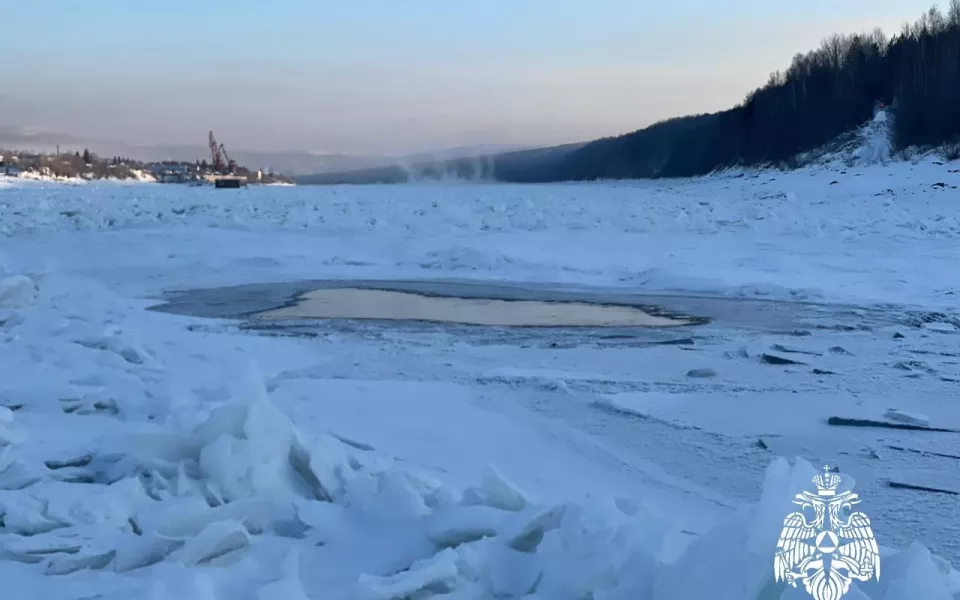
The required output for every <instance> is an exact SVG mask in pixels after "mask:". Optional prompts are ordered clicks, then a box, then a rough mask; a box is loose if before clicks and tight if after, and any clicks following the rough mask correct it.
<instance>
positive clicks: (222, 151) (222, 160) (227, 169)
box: [210, 131, 237, 174]
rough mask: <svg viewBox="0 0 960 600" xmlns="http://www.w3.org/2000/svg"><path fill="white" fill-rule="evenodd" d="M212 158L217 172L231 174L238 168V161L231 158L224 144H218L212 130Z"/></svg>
mask: <svg viewBox="0 0 960 600" xmlns="http://www.w3.org/2000/svg"><path fill="white" fill-rule="evenodd" d="M210 158H211V159H213V170H214V171H216V172H217V173H222V174H229V173H233V172H234V171H236V169H237V163H236V161H234V160H231V159H230V156H229V155H228V154H227V149H226V148H225V147H224V145H223V144H217V138H215V137H214V136H213V131H211V132H210Z"/></svg>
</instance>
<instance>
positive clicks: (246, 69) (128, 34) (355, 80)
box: [0, 0, 930, 153]
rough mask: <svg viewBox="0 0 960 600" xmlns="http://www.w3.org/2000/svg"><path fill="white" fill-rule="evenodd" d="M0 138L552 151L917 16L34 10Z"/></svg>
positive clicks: (825, 11) (19, 21)
mask: <svg viewBox="0 0 960 600" xmlns="http://www.w3.org/2000/svg"><path fill="white" fill-rule="evenodd" d="M4 4H5V5H4V7H3V9H2V11H0V19H2V21H0V56H3V57H4V58H5V60H4V63H3V64H4V67H3V68H4V72H3V74H2V75H0V126H4V125H8V126H9V125H15V126H31V127H39V128H45V129H50V130H54V131H63V132H69V133H73V134H76V135H81V136H89V137H99V138H105V139H114V140H119V141H124V142H127V143H133V144H156V143H177V144H179V143H186V144H196V143H203V141H204V138H205V135H206V131H207V130H208V129H211V128H212V129H214V130H216V131H217V133H218V135H219V136H220V137H221V138H222V139H223V140H224V141H225V142H227V143H228V145H230V146H232V147H236V148H241V147H242V148H249V149H261V150H280V149H298V150H312V151H317V152H349V153H394V152H407V151H419V150H427V149H436V148H442V147H448V146H456V145H468V144H479V143H509V144H531V145H533V144H552V143H562V142H568V141H578V140H585V139H590V138H595V137H598V136H603V135H610V134H614V133H622V132H626V131H629V130H633V129H637V128H639V127H642V126H644V125H647V124H649V123H651V122H653V121H656V120H659V119H662V118H666V117H670V116H678V115H681V114H687V113H691V112H705V111H712V110H718V109H722V108H726V107H728V106H730V105H733V104H735V103H737V102H739V101H740V100H741V99H742V98H743V97H744V96H745V95H746V94H747V92H748V91H749V90H750V89H752V88H754V87H756V86H758V85H761V84H763V83H764V82H765V81H766V79H767V77H768V75H769V73H770V72H771V71H773V70H776V69H778V68H784V67H786V66H787V65H788V64H789V61H790V59H791V57H792V56H793V55H794V54H796V53H797V52H801V51H806V50H809V49H811V48H813V47H815V46H816V45H818V44H819V41H820V40H821V39H822V38H823V37H825V36H827V35H829V34H831V33H848V32H854V31H866V30H870V29H872V28H874V27H878V26H879V27H882V28H884V29H885V30H886V31H887V32H888V33H893V32H895V31H897V30H898V29H899V27H900V25H901V24H902V23H903V22H904V21H906V20H910V21H913V20H914V19H915V18H917V17H918V16H919V15H920V14H921V13H922V12H923V11H924V10H926V9H927V8H929V6H930V3H929V2H928V1H927V0H899V1H895V0H803V1H791V2H781V1H774V0H767V1H761V0H722V1H721V0H713V1H710V0H665V1H661V0H657V1H645V0H580V1H573V0H483V1H479V0H350V1H347V0H342V1H336V0H313V1H310V0H276V1H274V2H268V1H250V0H205V1H201V0H163V1H160V2H154V1H145V0H144V1H141V0H85V1H81V0H28V1H21V2H11V3H9V4H8V3H4Z"/></svg>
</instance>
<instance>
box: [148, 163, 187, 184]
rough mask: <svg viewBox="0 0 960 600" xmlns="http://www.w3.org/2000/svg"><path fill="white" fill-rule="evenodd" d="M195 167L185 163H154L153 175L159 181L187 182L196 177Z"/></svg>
mask: <svg viewBox="0 0 960 600" xmlns="http://www.w3.org/2000/svg"><path fill="white" fill-rule="evenodd" d="M194 169H195V167H192V166H191V165H184V164H168V163H159V164H156V165H153V168H152V171H153V176H154V177H155V178H156V180H157V181H158V182H159V183H186V182H187V181H190V180H192V179H194V177H193V173H192V171H193V170H194Z"/></svg>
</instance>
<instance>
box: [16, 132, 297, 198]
mask: <svg viewBox="0 0 960 600" xmlns="http://www.w3.org/2000/svg"><path fill="white" fill-rule="evenodd" d="M210 153H211V157H210V160H207V159H206V158H202V159H198V160H196V161H193V162H190V161H173V160H169V161H151V162H148V161H140V160H135V159H132V158H125V157H122V156H111V157H102V156H99V155H97V154H96V153H94V152H91V151H90V150H89V149H86V148H84V149H83V150H74V151H67V152H61V151H60V149H59V147H58V149H57V151H56V152H54V153H42V152H28V151H17V150H3V149H0V176H6V177H20V178H26V179H41V180H87V181H97V180H114V181H131V180H132V181H142V182H157V183H170V184H176V183H179V184H192V185H205V184H216V185H218V187H219V186H220V184H221V183H222V182H223V181H225V180H229V181H231V182H235V183H239V184H242V185H247V184H252V185H256V184H263V185H269V184H292V183H293V180H292V179H291V178H290V177H287V176H285V175H283V174H280V173H275V172H274V171H273V170H272V169H270V168H267V169H251V168H247V167H245V166H242V165H238V164H237V163H236V162H235V161H233V160H231V159H230V157H229V155H228V154H227V152H226V149H225V148H224V146H223V144H217V143H216V140H215V138H214V136H213V132H210ZM225 187H236V186H225Z"/></svg>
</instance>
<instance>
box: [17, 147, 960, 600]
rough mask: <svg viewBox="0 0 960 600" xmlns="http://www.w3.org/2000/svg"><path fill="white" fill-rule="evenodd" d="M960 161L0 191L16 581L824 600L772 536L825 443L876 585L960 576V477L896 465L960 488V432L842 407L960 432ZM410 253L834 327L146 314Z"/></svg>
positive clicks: (377, 270) (217, 590)
mask: <svg viewBox="0 0 960 600" xmlns="http://www.w3.org/2000/svg"><path fill="white" fill-rule="evenodd" d="M955 168H956V165H955V164H945V165H940V164H936V163H934V162H932V161H926V162H921V163H919V164H917V165H911V164H906V163H898V164H893V165H887V166H882V167H881V166H867V167H857V168H851V169H847V170H845V171H843V170H830V169H825V168H819V169H807V170H800V171H795V172H790V173H773V172H760V173H745V174H742V176H740V177H736V176H731V175H729V174H728V175H724V176H719V175H718V176H713V177H708V178H703V179H698V180H681V181H660V182H630V183H617V184H582V185H551V186H494V185H476V186H470V185H459V186H441V185H433V186H375V187H329V188H303V187H293V188H281V187H273V188H266V187H261V188H248V189H246V190H237V191H233V190H230V191H223V190H212V189H209V188H189V187H180V186H156V185H153V186H116V185H105V184H90V185H84V186H64V185H55V184H50V183H35V182H18V183H16V184H14V185H8V186H5V187H0V231H2V233H3V234H4V237H2V238H0V406H3V407H5V409H2V410H0V514H2V518H3V521H2V527H0V540H2V543H0V552H2V553H3V557H4V560H2V561H0V576H2V578H3V580H4V584H5V594H7V595H9V597H12V598H17V599H18V600H19V599H21V598H23V599H33V598H36V599H38V600H39V599H41V598H42V599H44V600H59V599H63V600H67V599H71V600H72V599H79V598H100V599H103V600H112V599H117V600H119V599H121V598H124V599H126V598H149V599H151V600H159V599H166V598H182V599H187V598H189V599H193V598H196V599H202V600H224V599H231V600H233V599H238V600H246V599H251V600H253V599H256V600H267V599H273V598H291V599H303V598H309V599H315V600H319V599H327V598H337V599H339V598H343V599H351V598H358V599H359V598H369V599H375V598H381V599H401V598H429V597H443V598H451V599H455V598H463V599H467V598H493V597H497V598H520V597H526V598H543V599H545V600H546V599H563V598H570V599H579V598H584V597H590V595H591V594H592V597H593V598H596V599H598V600H599V599H604V600H614V599H624V600H627V599H636V598H651V599H654V600H672V599H686V598H691V599H692V598H697V599H700V598H705V599H717V600H741V599H742V600H777V599H780V598H784V599H789V598H799V597H803V596H802V594H801V595H800V596H798V595H796V593H795V592H796V590H785V589H784V588H783V586H782V585H777V584H775V583H774V582H773V571H772V568H771V567H772V562H773V561H772V557H773V552H774V548H775V546H776V541H777V535H778V534H779V530H780V527H781V526H782V523H783V517H784V516H785V515H786V514H787V513H788V512H789V511H791V510H793V508H794V507H793V505H792V504H791V499H792V498H793V495H794V494H795V493H796V492H798V491H800V490H802V489H808V488H809V486H810V478H811V477H812V475H813V474H814V473H815V471H816V470H817V469H818V468H819V467H820V463H822V462H824V461H831V462H832V463H834V464H839V465H840V467H841V470H842V472H843V474H844V475H847V476H849V477H851V478H854V479H855V480H856V484H857V489H858V491H859V492H860V494H861V496H862V497H863V499H864V505H863V508H864V510H865V511H866V512H867V513H868V514H869V515H870V516H871V518H872V519H873V522H874V527H875V529H876V531H877V536H878V539H879V541H880V543H881V545H882V546H884V547H885V549H884V558H883V561H884V562H883V567H882V569H883V570H882V574H881V579H880V582H879V583H877V582H874V583H869V584H862V585H861V584H857V589H856V590H855V591H853V592H851V594H850V595H849V596H848V597H849V598H872V599H874V600H908V599H910V600H912V599H915V598H925V599H929V600H940V599H943V600H948V599H951V598H953V599H957V598H960V576H958V574H957V573H956V572H955V571H953V570H952V569H951V568H950V566H949V562H948V561H947V560H944V559H942V558H937V557H936V556H935V555H933V554H931V553H930V551H929V550H927V548H928V547H929V548H932V549H933V550H935V552H936V553H937V554H940V555H942V556H945V557H947V558H948V559H949V560H950V561H953V562H954V564H957V563H958V562H960V547H958V543H960V542H958V540H960V535H958V532H960V511H958V508H960V507H958V503H957V501H956V496H952V495H950V494H938V493H927V492H921V491H910V490H906V491H905V490H893V489H890V488H889V487H888V486H886V485H885V482H886V481H887V480H894V481H897V482H900V483H909V484H916V485H919V484H924V485H927V486H929V487H936V488H950V486H953V488H952V489H957V490H960V475H958V469H957V466H958V464H957V460H956V459H955V458H949V457H948V455H960V449H958V446H960V443H958V441H957V439H956V434H951V433H922V432H921V433H917V432H912V431H897V430H886V429H879V430H872V429H861V428H851V429H844V428H837V427H829V426H827V425H825V423H824V421H825V419H826V418H827V417H830V416H840V417H846V418H861V419H875V420H880V421H882V420H885V417H886V415H887V414H888V413H889V411H891V410H892V411H893V412H892V413H889V414H895V415H898V416H902V415H911V416H912V417H913V421H911V422H914V423H916V422H929V424H930V426H931V427H941V428H947V429H951V428H960V409H958V408H957V406H956V403H955V402H954V401H953V398H955V394H956V389H957V388H956V386H957V382H960V365H958V360H957V354H958V352H957V349H956V340H957V337H956V336H955V335H951V334H950V333H949V328H948V327H947V325H951V326H955V325H956V324H957V323H960V321H958V320H957V318H958V317H957V315H958V314H960V310H958V309H960V307H958V304H960V298H958V294H957V291H958V289H960V272H958V270H957V269H956V259H957V257H958V256H960V222H958V214H957V208H956V206H957V204H956V203H957V201H958V200H960V194H958V192H957V191H956V189H955V187H954V186H955V185H957V182H958V180H960V175H957V174H956V173H952V172H951V171H952V170H954V169H955ZM834 182H836V183H834ZM414 277H420V278H443V277H453V278H461V279H471V280H481V281H482V280H487V281H497V280H511V281H523V282H528V283H548V282H549V283H550V284H552V285H554V286H576V285H592V286H605V287H607V288H609V289H620V290H625V291H632V292H640V291H643V292H661V293H663V292H667V293H669V294H673V295H679V294H687V295H689V294H691V293H696V294H699V295H706V296H711V297H714V298H720V299H724V298H726V299H730V300H729V301H727V304H725V305H724V306H731V307H734V308H735V307H737V306H743V307H745V308H744V309H743V310H750V311H752V310H753V308H751V307H754V308H757V310H760V309H759V308H758V307H761V306H766V305H765V304H763V303H762V302H758V301H761V300H762V301H769V300H777V301H798V300H802V301H805V302H808V303H814V304H812V306H814V307H815V309H811V310H816V311H820V313H822V315H821V317H822V318H820V320H819V321H816V323H818V324H823V325H824V326H823V327H821V328H817V327H814V326H813V325H811V324H810V323H812V322H813V321H804V323H801V326H803V327H806V330H804V331H797V330H795V329H794V328H793V327H792V326H791V327H785V328H782V329H781V328H779V327H777V326H775V325H776V324H777V323H778V322H779V321H777V319H779V318H780V317H776V318H773V320H772V321H771V322H772V323H774V325H771V326H767V325H765V324H764V323H763V322H761V321H762V319H760V318H759V317H757V318H755V316H754V315H753V314H752V313H747V314H740V313H736V311H734V314H732V315H728V316H727V317H723V318H720V317H718V318H717V321H716V323H715V324H713V325H710V326H705V327H701V328H691V329H689V330H684V331H683V332H681V333H678V332H677V330H667V331H664V332H661V333H660V334H657V333H655V332H653V333H650V334H649V335H650V336H652V337H650V338H644V339H646V340H647V342H643V343H638V344H633V345H630V344H620V345H618V344H617V343H615V341H609V342H607V341H603V340H601V339H597V338H590V337H589V336H587V337H586V338H584V337H578V338H570V337H563V336H559V334H558V337H554V338H551V337H549V336H548V335H547V334H537V333H530V334H529V335H527V334H525V335H527V338H526V339H525V340H521V341H516V340H514V339H513V338H508V337H504V336H505V334H503V335H501V333H502V332H501V333H497V332H490V333H481V334H472V335H473V337H471V335H462V336H461V335H459V334H458V333H457V332H455V331H452V330H451V331H445V330H436V329H431V330H429V331H424V332H419V333H418V332H411V331H407V330H403V329H391V328H389V327H379V328H378V327H371V328H338V327H336V326H323V327H315V328H314V329H310V327H306V328H305V329H304V330H300V331H299V333H304V335H281V334H282V333H283V332H282V331H281V332H279V333H280V334H278V335H265V334H264V332H258V331H256V330H249V329H245V328H241V327H238V324H237V323H232V322H226V321H220V320H203V319H197V318H189V317H180V316H174V315H170V314H164V313H158V312H152V311H146V310H145V308H146V307H148V306H150V305H152V304H155V303H156V302H157V300H156V299H157V298H159V297H160V295H161V293H162V292H163V291H165V290H169V289H185V288H190V287H212V286H218V285H232V284H241V283H263V282H282V281H289V280H294V279H300V278H310V279H320V278H353V279H358V278H364V279H370V278H414ZM836 302H847V303H855V304H856V305H857V306H856V307H852V308H851V307H838V306H836V305H834V304H832V303H836ZM694 305H696V302H694ZM710 306H713V305H710ZM771 306H785V307H788V308H789V307H792V306H801V305H793V304H790V305H787V304H774V305H771ZM802 306H807V305H802ZM778 310H779V309H778ZM790 310H793V309H792V308H791V309H790ZM820 313H818V314H820ZM758 314H759V313H758ZM848 322H850V323H854V326H851V327H842V326H841V325H844V324H846V323H848ZM931 323H932V324H934V326H933V327H930V325H929V324H931ZM834 325H837V326H835V327H834ZM311 331H312V334H311V335H305V334H306V333H308V332H311ZM657 335H660V336H663V337H656V336H657ZM687 335H689V336H691V338H690V341H689V343H688V342H686V341H683V340H676V339H674V338H678V337H685V336H687ZM571 340H572V341H571ZM671 340H672V341H673V342H676V343H669V344H660V343H655V342H661V341H671ZM641 341H642V340H641ZM648 342H649V343H648ZM681 342H682V343H681ZM769 356H776V357H780V358H787V359H792V360H793V361H794V362H791V363H787V364H780V363H774V364H771V363H770V361H769V358H767V357H769ZM814 369H816V370H814ZM692 371H698V372H699V375H700V376H689V375H688V373H691V372H692ZM707 375H710V376H707ZM920 417H922V419H921V418H920ZM898 422H902V419H900V421H898ZM778 455H783V456H786V457H788V458H790V462H789V463H788V462H787V461H786V460H785V459H783V458H778ZM796 456H801V457H804V458H805V459H806V460H804V458H801V459H796V460H795V459H794V457H796ZM807 461H811V462H807ZM914 540H916V542H914ZM897 548H899V549H897ZM5 597H7V596H6V595H5Z"/></svg>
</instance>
